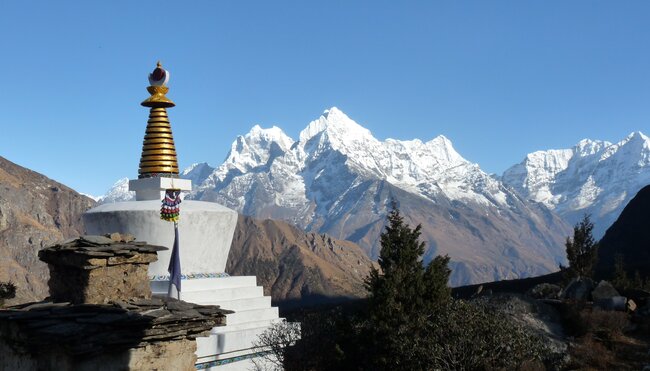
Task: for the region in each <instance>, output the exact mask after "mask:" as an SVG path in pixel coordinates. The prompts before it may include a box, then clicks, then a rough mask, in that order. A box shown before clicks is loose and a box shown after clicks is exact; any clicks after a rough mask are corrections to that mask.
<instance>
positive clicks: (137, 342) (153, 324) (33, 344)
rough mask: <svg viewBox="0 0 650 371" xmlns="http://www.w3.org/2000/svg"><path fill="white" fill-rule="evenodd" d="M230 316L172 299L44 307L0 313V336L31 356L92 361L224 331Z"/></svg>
mask: <svg viewBox="0 0 650 371" xmlns="http://www.w3.org/2000/svg"><path fill="white" fill-rule="evenodd" d="M230 313H233V312H232V311H229V310H224V309H221V308H219V306H216V305H198V304H192V303H186V302H183V301H179V300H176V299H171V298H152V299H133V300H125V301H118V302H114V303H110V304H97V305H95V304H80V305H73V304H70V303H53V302H49V301H44V302H38V303H26V304H21V305H17V306H13V307H10V308H8V309H6V310H0V336H1V337H2V338H3V339H4V340H5V341H7V342H9V343H13V344H16V345H19V346H21V347H25V348H26V349H28V350H30V351H33V352H39V351H43V350H46V349H47V348H48V347H50V346H54V345H56V346H60V347H62V348H63V349H65V350H66V352H67V353H68V354H71V355H92V354H100V353H103V352H107V351H109V352H110V351H118V350H123V349H128V348H134V347H142V346H146V345H147V344H153V343H157V342H163V341H170V340H181V339H194V338H196V337H197V336H201V335H206V334H207V333H208V332H209V331H210V330H211V329H212V328H213V327H215V326H224V325H225V323H226V314H230Z"/></svg>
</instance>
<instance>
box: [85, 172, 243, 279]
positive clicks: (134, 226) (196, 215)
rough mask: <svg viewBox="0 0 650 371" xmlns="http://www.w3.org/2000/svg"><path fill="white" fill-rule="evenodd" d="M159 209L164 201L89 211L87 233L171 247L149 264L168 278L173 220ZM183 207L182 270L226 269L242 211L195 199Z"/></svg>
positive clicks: (207, 271)
mask: <svg viewBox="0 0 650 371" xmlns="http://www.w3.org/2000/svg"><path fill="white" fill-rule="evenodd" d="M143 180H146V179H143ZM158 180H160V179H158ZM160 207H161V201H160V200H150V201H128V202H116V203H112V204H104V205H100V206H97V207H95V208H93V209H91V210H88V211H87V212H86V213H85V214H84V215H83V219H84V224H85V226H86V231H87V233H88V234H98V235H101V234H106V233H113V232H119V233H129V234H132V235H133V236H135V238H136V239H137V240H138V241H146V242H147V243H149V244H152V245H161V246H166V247H168V248H169V250H166V251H159V252H158V261H156V262H154V263H151V264H150V265H149V276H150V277H152V278H154V277H164V276H169V273H168V272H167V268H168V267H169V259H170V257H171V248H172V247H173V245H174V223H171V222H168V221H165V220H161V219H160ZM180 210H181V212H180V220H179V221H178V234H179V246H180V257H181V271H182V272H183V274H186V275H194V274H211V273H223V272H224V270H225V268H226V261H227V260H228V252H229V251H230V244H231V243H232V236H233V233H234V231H235V226H236V225H237V212H235V211H234V210H231V209H228V208H227V207H224V206H221V205H219V204H217V203H214V202H203V201H191V200H188V201H183V202H182V203H181V204H180Z"/></svg>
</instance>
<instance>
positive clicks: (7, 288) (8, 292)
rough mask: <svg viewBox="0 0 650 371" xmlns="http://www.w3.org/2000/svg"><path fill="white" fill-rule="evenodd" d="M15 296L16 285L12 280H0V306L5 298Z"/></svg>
mask: <svg viewBox="0 0 650 371" xmlns="http://www.w3.org/2000/svg"><path fill="white" fill-rule="evenodd" d="M15 296H16V285H14V284H13V283H12V282H0V306H2V305H4V302H5V300H6V299H12V298H14V297H15Z"/></svg>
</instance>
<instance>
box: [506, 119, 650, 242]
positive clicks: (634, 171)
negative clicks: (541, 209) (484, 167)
mask: <svg viewBox="0 0 650 371" xmlns="http://www.w3.org/2000/svg"><path fill="white" fill-rule="evenodd" d="M502 179H503V181H504V182H505V183H507V184H509V185H510V186H512V187H513V188H514V189H515V190H517V191H518V192H519V193H520V194H522V195H523V196H524V197H527V198H529V199H532V200H534V201H538V202H542V203H544V204H545V205H546V206H547V207H549V208H550V209H554V210H555V211H556V212H558V213H559V214H560V215H562V216H564V217H565V218H566V219H567V220H568V221H569V222H575V221H577V220H579V219H580V218H581V217H582V215H583V214H584V213H588V214H591V216H592V221H593V222H594V224H595V228H594V234H595V235H596V236H598V237H600V236H602V234H603V233H604V232H605V229H606V228H607V227H609V226H610V225H611V223H612V222H613V221H614V220H615V219H616V217H617V216H618V215H619V214H620V211H621V210H622V208H623V207H624V206H625V205H626V204H627V202H628V201H629V200H630V199H631V198H632V197H634V195H635V194H636V192H637V191H638V190H639V189H641V187H643V186H645V185H646V184H648V183H650V140H649V139H648V137H647V136H645V135H644V134H643V133H641V132H634V133H631V134H630V135H628V136H627V137H626V138H624V139H623V140H621V141H619V142H618V143H615V144H612V143H610V142H606V141H600V140H590V139H583V140H581V141H580V142H578V144H576V145H575V146H574V147H573V148H572V149H566V150H548V151H538V152H534V153H531V154H529V155H527V156H526V159H525V160H524V161H523V162H522V163H520V164H517V165H515V166H513V167H511V168H510V169H508V170H506V171H505V172H504V174H503V178H502Z"/></svg>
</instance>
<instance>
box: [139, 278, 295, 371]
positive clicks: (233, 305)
mask: <svg viewBox="0 0 650 371" xmlns="http://www.w3.org/2000/svg"><path fill="white" fill-rule="evenodd" d="M168 288H169V281H152V282H151V291H152V292H153V294H154V295H158V296H161V295H162V296H164V295H167V291H168ZM180 299H181V300H184V301H187V302H192V303H197V304H205V305H219V306H220V307H221V308H223V309H229V310H232V311H234V312H235V313H231V314H228V315H226V326H220V327H215V328H213V329H212V331H211V333H210V336H208V337H199V338H197V339H196V342H197V351H196V355H197V363H196V364H197V369H201V370H220V371H224V370H228V371H229V370H251V369H254V368H255V367H254V366H255V365H254V364H253V359H255V362H257V363H259V362H261V361H263V358H260V357H258V356H257V353H258V352H260V349H259V348H256V347H255V345H256V342H257V340H258V337H259V335H260V334H262V333H263V332H264V331H266V330H267V329H268V327H269V326H270V325H272V324H273V323H275V322H278V321H282V320H283V319H281V318H279V315H278V308H277V307H272V306H271V297H270V296H264V289H263V288H262V287H261V286H257V279H256V278H255V276H222V277H204V278H186V279H183V280H181V292H180Z"/></svg>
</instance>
